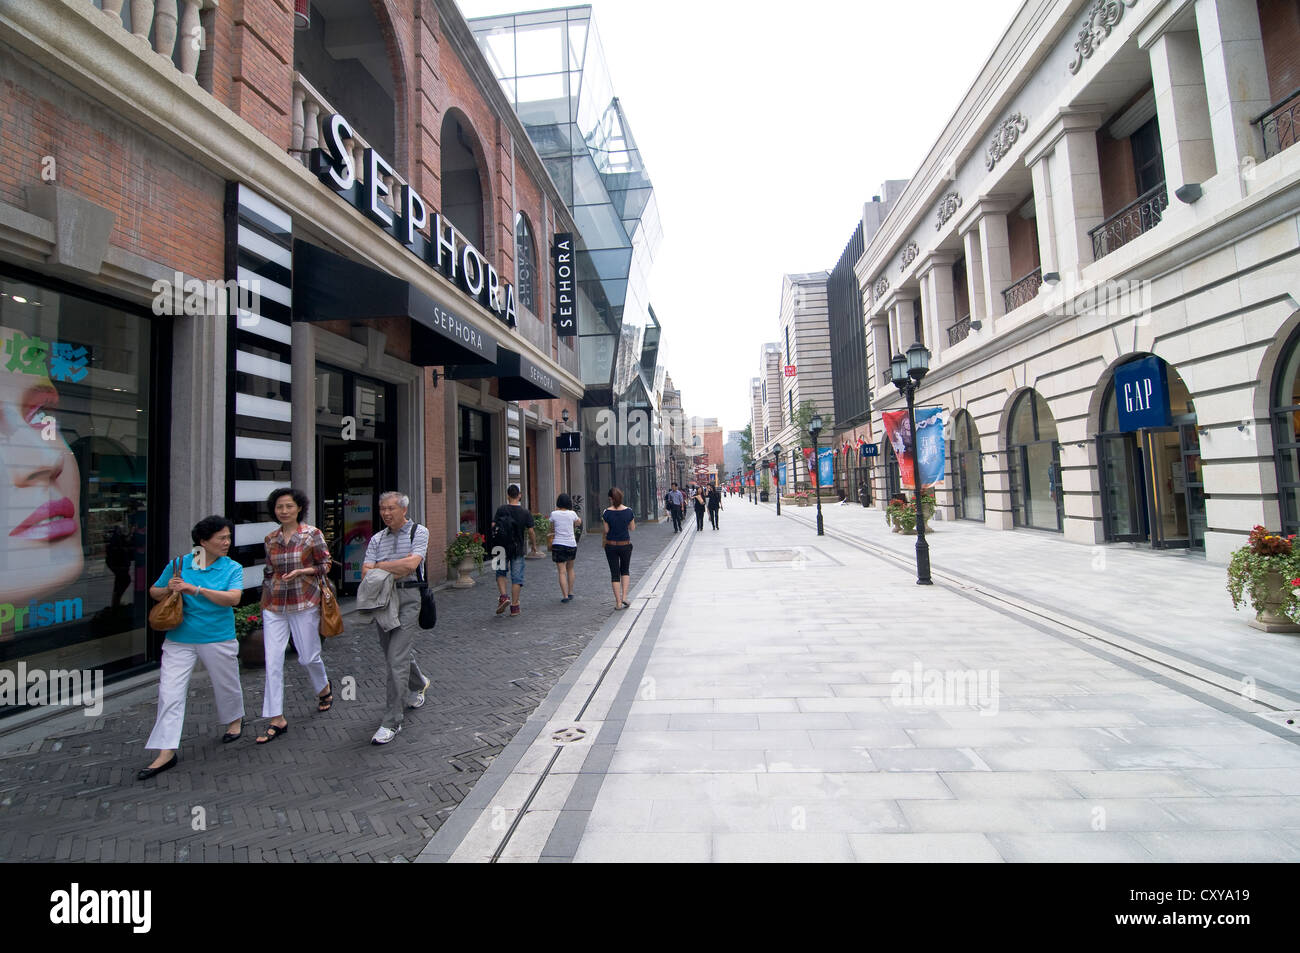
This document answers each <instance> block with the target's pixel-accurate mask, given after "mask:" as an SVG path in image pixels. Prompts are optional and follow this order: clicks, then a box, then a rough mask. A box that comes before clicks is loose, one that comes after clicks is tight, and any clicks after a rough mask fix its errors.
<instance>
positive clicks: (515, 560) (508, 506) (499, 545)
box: [491, 483, 577, 615]
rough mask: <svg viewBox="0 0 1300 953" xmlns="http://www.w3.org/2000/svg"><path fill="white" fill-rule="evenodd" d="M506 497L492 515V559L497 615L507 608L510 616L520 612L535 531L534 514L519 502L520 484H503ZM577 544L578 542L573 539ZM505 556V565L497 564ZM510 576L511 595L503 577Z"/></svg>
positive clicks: (575, 544)
mask: <svg viewBox="0 0 1300 953" xmlns="http://www.w3.org/2000/svg"><path fill="white" fill-rule="evenodd" d="M506 498H507V499H508V500H509V502H507V503H503V504H502V505H501V506H498V507H497V511H496V512H495V513H494V514H492V536H491V539H492V561H493V564H494V565H496V571H497V591H498V593H499V595H498V597H497V615H500V614H501V613H503V612H505V611H506V607H507V606H509V607H510V614H511V615H519V611H520V610H519V594H520V592H521V591H522V590H523V588H524V566H525V563H524V557H525V555H526V554H527V551H528V550H527V548H526V547H527V546H528V545H529V544H530V543H531V545H532V547H533V548H534V549H536V548H537V530H535V529H534V528H533V514H532V513H530V512H529V511H528V510H526V509H524V507H523V506H522V505H521V503H520V490H519V484H517V483H511V484H510V485H509V486H508V487H506ZM574 546H577V541H576V540H575V541H574ZM501 556H504V557H505V566H504V567H502V566H501V565H499V564H498V560H499V558H500V557H501ZM507 576H509V577H510V594H509V595H506V577H507Z"/></svg>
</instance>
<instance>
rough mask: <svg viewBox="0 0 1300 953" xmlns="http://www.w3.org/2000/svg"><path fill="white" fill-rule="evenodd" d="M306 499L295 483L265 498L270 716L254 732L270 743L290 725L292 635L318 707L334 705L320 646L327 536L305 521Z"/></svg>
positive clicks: (265, 708)
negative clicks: (287, 670)
mask: <svg viewBox="0 0 1300 953" xmlns="http://www.w3.org/2000/svg"><path fill="white" fill-rule="evenodd" d="M309 506H310V501H309V500H308V499H307V494H306V493H304V492H303V491H302V490H295V489H294V488H293V487H288V486H285V487H280V488H279V489H275V490H272V491H271V494H270V496H268V497H267V498H266V508H267V509H269V510H270V511H271V513H272V515H274V516H275V520H276V522H277V523H279V524H280V526H279V528H277V529H275V530H272V531H271V532H270V533H268V534H267V536H266V539H265V540H263V544H264V545H265V547H266V567H265V568H264V569H263V570H262V573H263V581H262V639H263V644H264V646H265V650H266V691H265V693H264V694H263V696H262V717H263V718H269V719H271V722H270V724H268V725H267V726H266V730H265V731H264V732H263V733H262V734H260V735H258V736H257V743H258V744H259V745H264V744H268V743H270V742H272V741H274V740H275V739H277V738H279V737H280V736H281V735H282V734H284V733H285V732H286V731H288V730H289V722H288V719H286V718H285V717H284V653H285V649H287V648H288V646H289V638H290V637H291V636H292V638H293V645H294V648H295V649H297V650H298V664H299V665H301V666H302V667H303V669H304V670H305V671H306V672H307V677H308V678H309V679H310V680H311V690H312V691H313V692H315V693H316V697H317V703H316V710H317V711H320V712H326V711H329V710H330V708H331V707H333V705H334V686H333V685H332V684H330V681H329V676H328V675H326V673H325V662H324V660H323V659H322V658H321V651H320V610H321V590H322V588H323V586H324V584H325V582H324V580H325V577H326V576H327V575H328V574H329V569H330V551H329V547H328V546H327V545H326V544H325V535H324V534H323V533H322V532H321V531H320V530H318V529H317V528H316V527H314V526H310V525H308V523H307V509H308V507H309Z"/></svg>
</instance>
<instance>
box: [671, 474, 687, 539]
mask: <svg viewBox="0 0 1300 953" xmlns="http://www.w3.org/2000/svg"><path fill="white" fill-rule="evenodd" d="M667 499H668V504H669V505H668V512H669V513H670V514H671V515H672V518H673V532H674V533H680V532H681V531H682V518H683V516H684V513H683V510H684V509H685V507H686V494H685V493H683V492H682V491H681V488H680V487H679V486H678V485H677V484H676V483H674V484H673V485H672V489H670V490H669V491H668V497H667Z"/></svg>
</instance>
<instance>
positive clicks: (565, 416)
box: [560, 407, 569, 424]
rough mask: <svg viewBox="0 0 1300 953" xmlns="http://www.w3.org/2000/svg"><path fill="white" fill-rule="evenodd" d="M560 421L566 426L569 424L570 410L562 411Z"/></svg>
mask: <svg viewBox="0 0 1300 953" xmlns="http://www.w3.org/2000/svg"><path fill="white" fill-rule="evenodd" d="M560 419H561V420H563V421H564V422H565V423H566V424H567V423H568V422H569V408H567V407H566V408H564V410H562V411H560Z"/></svg>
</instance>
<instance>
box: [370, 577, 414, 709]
mask: <svg viewBox="0 0 1300 953" xmlns="http://www.w3.org/2000/svg"><path fill="white" fill-rule="evenodd" d="M397 597H398V609H397V612H398V617H399V618H400V619H401V621H402V624H401V625H399V626H398V627H397V628H396V629H390V630H389V631H387V632H385V631H384V630H383V629H381V628H379V623H377V622H376V623H375V630H376V631H377V632H378V633H379V647H380V648H381V649H383V650H384V662H385V665H386V666H387V669H388V697H387V700H386V702H385V704H384V720H383V721H382V722H380V724H382V725H383V726H384V727H385V728H388V729H389V730H391V731H396V730H397V729H398V728H400V727H401V725H402V718H403V714H404V711H405V708H406V696H407V693H409V692H418V691H419V690H420V689H422V688H424V673H423V672H421V671H420V666H419V665H417V664H416V662H415V639H416V636H417V634H418V633H419V632H420V631H421V629H420V627H419V625H418V624H417V623H418V622H419V619H420V590H419V589H398V590H397Z"/></svg>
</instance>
